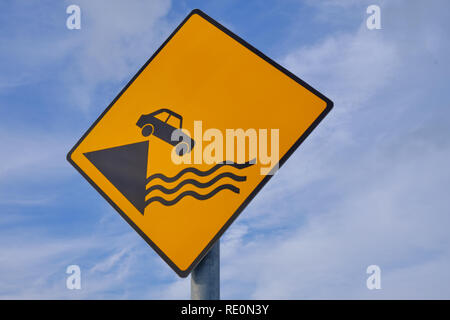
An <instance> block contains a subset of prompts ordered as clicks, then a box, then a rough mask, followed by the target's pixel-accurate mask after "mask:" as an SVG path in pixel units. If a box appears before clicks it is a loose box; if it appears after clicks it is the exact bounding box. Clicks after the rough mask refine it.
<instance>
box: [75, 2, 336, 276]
mask: <svg viewBox="0 0 450 320" xmlns="http://www.w3.org/2000/svg"><path fill="white" fill-rule="evenodd" d="M194 14H197V15H199V16H200V17H202V18H203V19H205V20H207V21H208V22H209V23H211V24H213V25H214V26H215V27H217V28H218V29H220V30H221V31H223V32H224V33H226V34H227V35H228V36H230V37H231V38H233V39H234V40H236V41H237V42H239V43H240V44H242V45H243V46H244V47H246V48H247V49H249V50H250V51H252V52H253V53H255V54H256V55H257V56H259V57H260V58H262V59H264V60H265V61H266V62H268V63H270V64H271V65H272V66H274V67H275V68H277V69H278V70H280V71H281V72H283V73H284V74H286V75H287V76H288V77H290V78H291V79H292V80H294V81H296V82H297V83H298V84H300V85H301V86H303V87H305V88H306V89H308V90H309V91H311V92H312V93H314V94H315V95H316V96H318V97H319V98H320V99H322V100H324V101H325V102H326V108H325V110H324V111H323V112H322V113H321V114H320V115H319V117H318V118H317V119H316V120H315V121H314V122H313V123H312V124H311V125H310V126H309V128H308V129H307V130H306V131H305V132H304V133H303V134H302V135H301V136H300V138H299V139H298V140H297V141H296V142H295V143H294V144H293V145H292V147H291V148H290V149H289V150H288V151H287V152H286V153H285V154H284V155H283V157H282V158H281V159H280V161H279V163H278V165H279V168H281V166H282V165H283V164H284V163H285V162H286V160H287V159H288V158H289V157H290V156H291V155H292V153H294V151H295V150H296V149H297V148H298V147H299V146H300V144H301V143H302V142H303V141H304V140H305V139H306V138H307V137H308V136H309V135H310V133H311V132H312V131H313V130H314V129H315V128H316V127H317V125H318V124H319V123H320V122H321V121H322V120H323V118H325V116H326V115H327V114H328V113H329V112H330V110H331V109H332V108H333V102H332V101H331V100H330V99H328V98H327V97H325V96H324V95H323V94H321V93H320V92H319V91H317V90H315V89H314V88H313V87H311V86H310V85H309V84H307V83H306V82H305V81H303V80H302V79H300V78H299V77H297V76H296V75H294V74H293V73H292V72H290V71H288V70H286V69H285V68H283V67H282V66H281V65H279V64H278V63H276V62H275V61H273V60H272V59H270V58H269V57H267V56H266V55H264V54H263V53H262V52H261V51H259V50H258V49H256V48H255V47H253V46H252V45H251V44H249V43H247V42H246V41H245V40H243V39H242V38H240V37H239V36H237V35H236V34H234V33H233V32H231V31H230V30H228V29H227V28H225V27H224V26H223V25H221V24H220V23H218V22H217V21H215V20H214V19H213V18H211V17H210V16H208V15H207V14H205V13H204V12H203V11H201V10H199V9H194V10H192V11H191V12H190V13H189V14H188V16H187V17H186V18H185V19H184V20H183V21H182V22H181V23H180V25H179V26H178V27H177V28H176V29H175V30H174V31H173V32H172V34H171V35H170V36H169V37H168V38H167V39H166V41H164V43H163V44H162V45H161V46H160V47H159V48H158V50H156V51H155V53H154V54H153V55H152V56H151V58H150V59H148V60H147V62H146V63H145V64H144V65H143V66H142V67H141V69H140V70H139V71H138V72H137V73H136V75H135V76H134V77H133V78H132V79H131V80H130V81H129V82H128V83H127V85H126V86H125V87H124V88H123V89H122V91H120V93H119V94H118V95H117V96H116V98H114V100H113V101H112V102H111V103H110V104H109V106H108V107H107V108H106V109H105V111H103V113H102V114H101V115H100V117H98V119H97V120H96V121H95V122H94V123H93V124H92V125H91V127H90V128H89V129H88V130H87V131H86V133H85V134H84V135H83V136H82V137H81V138H80V140H78V142H77V143H76V144H75V146H74V147H73V148H72V149H71V150H70V152H69V153H68V154H67V161H69V163H70V164H71V165H72V166H74V167H75V169H76V170H77V171H78V172H79V173H80V174H81V175H82V176H83V177H84V178H85V179H86V180H87V181H88V182H89V183H90V184H91V185H92V186H93V187H94V188H95V189H96V190H97V191H98V192H99V193H100V194H101V195H102V196H103V198H105V200H106V201H108V202H109V204H110V205H111V206H112V207H113V208H114V209H116V210H117V212H119V214H120V215H121V216H122V218H123V219H125V221H126V222H128V224H129V225H130V226H131V227H133V229H134V230H135V231H136V232H137V233H138V234H139V235H140V236H141V237H142V238H143V239H144V240H145V241H146V242H147V243H148V244H149V245H150V247H152V248H153V249H154V250H155V251H156V252H157V253H158V254H159V255H160V256H161V258H162V259H163V260H164V261H165V262H166V263H167V264H168V265H169V266H170V267H171V268H172V269H173V270H174V271H175V272H176V273H177V274H178V275H179V276H180V277H182V278H185V277H187V276H188V275H189V274H190V273H191V271H192V269H193V268H195V266H196V265H197V264H198V263H199V262H200V261H201V260H202V259H203V257H204V256H205V255H206V254H207V253H208V251H209V250H210V249H211V247H212V246H213V245H214V243H215V242H216V241H217V240H218V239H219V238H220V237H221V236H222V234H223V233H224V232H225V231H226V230H227V229H228V227H229V226H230V225H231V224H232V223H233V221H234V220H236V218H237V217H238V216H239V214H240V213H241V212H242V211H243V210H244V209H245V207H247V205H248V204H249V203H250V201H251V200H252V199H253V198H254V197H255V196H256V195H257V194H258V192H259V191H260V190H261V189H262V187H264V185H265V184H266V183H267V182H268V181H269V180H270V178H272V175H267V176H266V177H265V178H264V179H263V180H262V181H261V182H260V183H259V184H258V186H257V187H256V188H255V189H254V190H253V192H252V193H250V195H249V196H248V197H247V198H246V199H245V200H244V202H243V203H242V204H241V206H240V207H239V208H238V209H237V210H236V212H235V213H234V214H233V215H232V216H231V218H230V219H229V220H228V221H227V222H226V223H225V224H224V225H223V227H222V228H221V229H220V230H219V232H218V233H217V234H216V235H215V236H214V238H213V239H212V240H211V241H210V242H209V243H208V245H207V246H206V247H205V248H204V249H203V251H202V252H201V253H200V254H199V255H198V257H197V258H196V259H195V260H194V261H193V262H192V264H191V265H190V266H189V267H188V268H187V269H186V270H181V269H180V268H178V267H177V266H176V265H175V264H174V263H173V262H172V261H171V260H170V259H169V257H167V256H166V255H165V253H164V252H163V251H162V250H161V249H159V248H158V246H157V245H156V244H155V243H154V242H153V241H152V240H151V239H150V238H149V237H148V236H147V235H145V234H144V233H143V232H142V231H141V230H140V229H139V227H138V226H137V225H136V224H135V223H134V222H133V221H132V220H131V219H130V218H129V217H128V216H127V215H126V214H125V212H123V211H122V210H121V209H120V208H119V207H118V206H117V205H116V204H115V203H114V202H113V201H112V200H111V199H110V198H109V197H108V195H106V194H105V193H104V192H103V191H102V190H101V189H100V188H99V187H98V186H97V185H96V184H95V182H94V181H92V180H91V178H89V176H87V175H86V174H85V173H84V172H83V170H82V169H81V168H80V167H79V166H78V165H77V164H76V163H75V162H74V161H73V160H72V158H71V156H72V153H73V152H74V151H75V149H76V148H77V147H78V146H79V145H80V143H81V142H82V141H83V140H84V139H85V137H86V136H87V135H88V134H89V133H90V132H91V130H92V129H93V128H94V127H95V126H96V125H97V123H98V122H99V121H100V120H101V119H102V118H103V116H104V115H105V114H106V113H107V112H108V111H109V109H110V108H111V107H112V106H113V105H114V104H115V103H116V101H117V100H118V99H119V98H120V97H121V96H122V94H123V93H124V92H125V91H126V90H127V89H128V87H129V86H130V85H131V84H132V83H133V82H134V80H135V79H136V78H137V77H138V76H139V75H140V74H141V72H142V71H143V70H144V69H145V68H146V67H147V65H148V64H149V63H150V62H151V61H152V60H153V59H154V58H155V57H156V56H157V55H158V53H159V52H160V51H161V50H162V49H163V48H164V46H165V45H166V44H167V43H168V42H169V41H170V40H171V39H172V37H173V36H174V35H175V34H176V33H177V32H178V30H180V28H181V27H182V26H183V25H184V24H185V23H186V22H187V21H188V20H189V18H190V17H191V16H193V15H194Z"/></svg>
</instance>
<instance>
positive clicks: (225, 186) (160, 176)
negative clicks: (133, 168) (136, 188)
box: [145, 160, 255, 206]
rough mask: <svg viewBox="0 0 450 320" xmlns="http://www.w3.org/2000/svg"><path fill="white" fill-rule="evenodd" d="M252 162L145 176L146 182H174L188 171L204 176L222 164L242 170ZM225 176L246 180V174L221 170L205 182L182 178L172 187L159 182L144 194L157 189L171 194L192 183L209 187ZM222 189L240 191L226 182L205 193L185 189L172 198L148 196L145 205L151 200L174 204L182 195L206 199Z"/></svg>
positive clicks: (226, 163) (198, 186)
mask: <svg viewBox="0 0 450 320" xmlns="http://www.w3.org/2000/svg"><path fill="white" fill-rule="evenodd" d="M254 164H255V160H251V161H248V162H246V163H233V162H222V163H218V164H216V165H215V166H214V167H212V168H210V169H208V170H206V171H202V170H199V169H197V168H193V167H190V168H185V169H183V170H181V171H180V172H178V173H177V174H176V175H175V176H173V177H167V176H165V175H163V174H161V173H156V174H153V175H151V176H150V177H148V178H147V184H148V183H149V182H150V181H152V180H153V179H161V180H162V181H164V182H168V183H171V182H175V181H177V180H179V179H180V178H181V177H182V176H183V175H185V174H187V173H189V172H190V173H193V174H195V175H197V176H199V177H206V176H209V175H211V174H213V173H214V172H216V171H217V170H219V169H220V168H222V167H224V166H230V167H233V168H236V169H239V170H242V169H245V168H248V167H250V166H252V165H254ZM225 178H229V179H232V180H234V181H236V182H243V181H246V180H247V176H240V175H236V174H234V173H232V172H223V173H221V174H218V175H217V176H215V177H214V178H212V179H211V180H209V181H207V182H200V181H197V180H195V179H185V180H182V181H181V182H180V183H178V184H177V185H176V186H175V187H173V188H166V187H164V186H163V185H161V184H157V185H153V186H150V187H149V188H147V191H146V195H147V196H148V195H149V194H150V193H151V192H152V191H156V190H159V191H161V192H162V193H164V194H167V195H168V194H173V193H176V192H177V191H179V190H180V189H181V188H182V187H184V186H185V185H192V186H194V187H197V188H201V189H204V188H209V187H211V186H212V185H214V184H215V183H217V182H218V181H220V180H222V179H225ZM222 190H230V191H232V192H234V193H239V192H240V189H239V188H238V187H236V186H235V185H232V184H230V183H227V184H223V185H220V186H218V187H216V188H215V189H214V190H212V191H211V192H209V193H207V194H200V193H198V192H196V191H193V190H187V191H184V192H182V193H180V194H179V195H178V196H176V197H175V198H174V199H172V200H167V199H164V198H163V197H161V196H156V197H150V198H149V199H148V200H146V201H145V206H148V205H149V204H151V203H152V202H160V203H161V204H163V205H165V206H172V205H174V204H176V203H177V202H178V201H180V200H181V199H183V198H184V197H188V196H190V197H193V198H195V199H197V200H207V199H209V198H211V197H213V196H215V195H216V194H217V193H219V192H220V191H222Z"/></svg>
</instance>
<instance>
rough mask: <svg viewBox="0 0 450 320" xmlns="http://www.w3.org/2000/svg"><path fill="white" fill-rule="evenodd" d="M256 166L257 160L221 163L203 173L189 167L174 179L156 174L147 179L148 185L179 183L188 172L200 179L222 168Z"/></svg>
mask: <svg viewBox="0 0 450 320" xmlns="http://www.w3.org/2000/svg"><path fill="white" fill-rule="evenodd" d="M254 164H255V160H251V161H247V162H245V163H234V162H221V163H218V164H216V165H215V166H214V167H212V168H211V169H209V170H206V171H201V170H199V169H197V168H193V167H189V168H185V169H183V170H181V171H180V172H178V173H177V174H176V175H175V176H173V177H167V176H165V175H163V174H162V173H155V174H152V175H151V176H150V177H148V178H147V183H149V182H150V181H152V180H153V179H157V178H159V179H161V180H163V181H164V182H174V181H177V180H178V179H179V178H181V177H182V176H183V175H185V174H186V173H188V172H192V173H193V174H196V175H198V176H200V177H206V176H209V175H210V174H212V173H214V172H216V171H217V170H219V169H220V168H222V167H223V166H231V167H233V168H237V169H245V168H248V167H250V166H252V165H254Z"/></svg>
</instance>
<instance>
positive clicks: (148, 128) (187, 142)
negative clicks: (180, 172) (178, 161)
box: [136, 109, 195, 156]
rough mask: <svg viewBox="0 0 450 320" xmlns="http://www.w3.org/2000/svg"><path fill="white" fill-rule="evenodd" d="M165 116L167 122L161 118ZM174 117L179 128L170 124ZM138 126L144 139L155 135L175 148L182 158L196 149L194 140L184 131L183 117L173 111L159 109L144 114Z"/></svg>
mask: <svg viewBox="0 0 450 320" xmlns="http://www.w3.org/2000/svg"><path fill="white" fill-rule="evenodd" d="M164 115H167V117H166V119H165V121H162V120H160V119H159V118H161V117H163V116H164ZM157 116H158V117H157ZM172 117H173V118H175V119H176V120H177V123H178V126H177V127H174V126H172V125H170V124H169V123H168V121H169V119H171V118H172ZM163 118H164V117H163ZM136 125H137V126H138V127H139V128H141V133H142V135H143V136H144V137H149V136H151V135H154V136H155V137H157V138H159V139H161V140H163V141H164V142H167V143H169V144H171V145H172V146H175V152H176V153H177V154H178V155H180V156H182V155H183V154H186V153H188V152H190V151H191V150H192V148H193V147H194V144H195V142H194V140H193V139H191V138H190V137H189V136H188V135H187V134H185V133H184V132H183V131H182V125H183V117H182V116H181V115H179V114H178V113H176V112H173V111H172V110H169V109H159V110H156V111H154V112H152V113H149V114H143V115H141V116H140V118H139V120H138V121H137V123H136Z"/></svg>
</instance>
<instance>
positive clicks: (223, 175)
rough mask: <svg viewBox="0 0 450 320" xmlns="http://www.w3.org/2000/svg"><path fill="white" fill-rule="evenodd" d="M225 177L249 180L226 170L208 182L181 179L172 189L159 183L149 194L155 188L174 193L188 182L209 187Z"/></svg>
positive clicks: (200, 186)
mask: <svg viewBox="0 0 450 320" xmlns="http://www.w3.org/2000/svg"><path fill="white" fill-rule="evenodd" d="M224 178H230V179H233V180H234V181H237V182H242V181H245V180H247V177H246V176H238V175H235V174H234V173H231V172H224V173H221V174H219V175H217V176H215V177H214V178H212V179H211V180H209V181H207V182H198V181H197V180H195V179H186V180H183V181H181V182H180V183H179V184H178V185H177V186H176V187H174V188H172V189H167V188H165V187H164V186H162V185H160V184H157V185H154V186H151V187H150V188H148V189H147V195H148V194H149V193H150V192H152V191H154V190H160V191H161V192H163V193H165V194H172V193H175V192H177V191H178V190H180V189H181V188H182V187H183V186H185V185H187V184H192V185H194V186H196V187H197V188H202V189H203V188H208V187H210V186H212V185H213V184H214V183H216V182H217V181H219V180H220V179H224Z"/></svg>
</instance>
